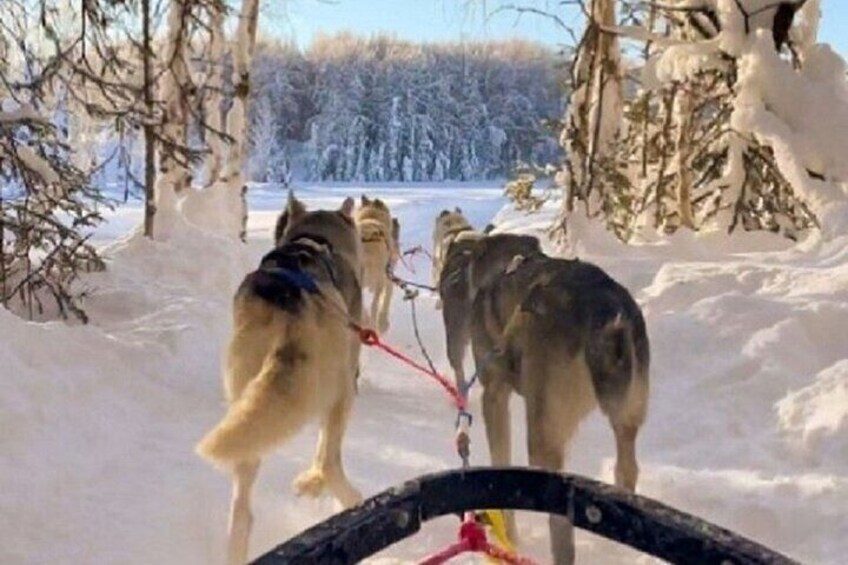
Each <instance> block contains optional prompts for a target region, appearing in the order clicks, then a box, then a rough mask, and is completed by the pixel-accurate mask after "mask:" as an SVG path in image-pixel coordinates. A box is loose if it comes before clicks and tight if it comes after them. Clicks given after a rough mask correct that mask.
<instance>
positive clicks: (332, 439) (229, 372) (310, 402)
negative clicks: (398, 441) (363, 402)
mask: <svg viewBox="0 0 848 565" xmlns="http://www.w3.org/2000/svg"><path fill="white" fill-rule="evenodd" d="M353 206H354V203H353V200H352V199H350V198H348V199H347V200H346V201H345V202H344V204H343V205H342V207H341V209H340V210H338V211H327V210H321V211H315V212H307V210H306V208H305V207H304V206H303V204H301V203H300V202H299V201H298V200H297V199H295V198H294V197H293V196H292V195H291V194H290V195H289V202H288V205H287V208H286V210H285V212H283V214H282V215H281V216H280V219H279V221H278V225H277V234H278V235H279V238H278V239H277V242H276V247H275V249H274V250H273V251H271V252H270V253H268V254H267V255H266V256H265V257H264V258H263V259H262V262H261V264H260V266H259V268H258V269H257V270H256V271H253V272H252V273H250V274H248V275H247V276H246V277H245V279H244V281H243V282H242V284H241V286H240V287H239V289H238V291H237V292H236V295H235V299H234V304H233V318H234V319H233V335H232V338H231V339H230V343H229V347H228V349H227V356H226V361H225V367H224V388H225V392H226V398H227V402H228V405H229V406H228V408H227V412H226V415H225V416H224V418H223V420H221V422H219V423H218V425H216V426H215V427H214V428H213V429H212V430H211V431H210V432H209V433H208V434H207V435H206V436H205V437H204V438H203V439H202V440H201V441H200V443H199V444H198V445H197V452H198V453H199V454H200V455H201V456H202V457H204V458H205V459H207V460H209V461H211V462H212V463H214V464H215V465H216V466H219V467H223V468H225V469H227V470H228V471H230V472H231V473H232V476H233V494H232V502H231V508H230V522H229V545H228V561H227V562H228V564H229V565H243V564H244V563H245V561H246V559H247V554H248V541H249V536H250V529H251V523H252V514H251V509H250V495H251V489H252V487H253V484H254V481H255V480H256V475H257V472H258V470H259V464H260V461H261V459H262V458H263V457H264V456H265V455H267V454H268V452H269V451H271V450H272V449H273V448H274V447H276V446H278V445H280V444H282V443H283V442H285V441H286V440H288V439H289V438H291V437H292V436H293V435H294V434H295V433H296V432H297V431H298V430H300V428H301V427H302V426H303V425H304V424H305V423H306V422H307V421H309V420H311V419H318V420H320V422H321V429H320V435H319V438H318V446H317V451H316V454H315V459H314V461H313V463H312V466H311V468H310V469H309V470H307V471H305V472H304V473H302V474H301V475H299V476H298V477H297V478H296V479H295V481H294V488H295V491H296V492H297V493H298V495H301V494H307V495H310V496H318V495H320V494H321V493H322V492H324V491H325V490H329V492H330V494H332V495H333V496H334V497H335V498H336V499H337V500H338V501H339V502H341V504H342V505H344V506H345V507H350V506H353V505H356V504H357V503H358V502H359V501H360V500H361V499H362V497H361V495H360V493H359V491H358V490H357V489H355V488H354V487H353V486H352V485H351V484H350V483H349V482H348V479H347V477H346V476H345V473H344V469H343V467H342V453H341V446H342V437H343V436H344V432H345V428H346V426H347V420H348V414H349V412H350V408H351V404H352V402H353V398H354V395H355V392H354V391H355V378H356V373H357V367H358V364H359V350H360V341H359V337H358V336H357V335H356V334H355V333H354V332H352V331H351V330H350V328H349V322H350V321H354V322H356V323H360V320H361V314H362V290H361V287H360V282H359V272H360V243H359V234H358V233H357V231H356V226H355V225H354V223H353V219H352V213H353Z"/></svg>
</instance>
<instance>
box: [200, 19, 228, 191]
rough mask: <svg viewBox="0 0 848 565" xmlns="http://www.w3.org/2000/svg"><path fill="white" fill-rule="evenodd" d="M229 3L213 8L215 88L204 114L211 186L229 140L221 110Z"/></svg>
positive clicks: (211, 80)
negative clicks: (226, 137)
mask: <svg viewBox="0 0 848 565" xmlns="http://www.w3.org/2000/svg"><path fill="white" fill-rule="evenodd" d="M226 8H227V7H226V5H225V4H224V3H223V2H213V3H212V4H211V5H210V7H209V10H210V12H211V15H212V17H211V21H210V24H209V28H210V29H209V33H210V34H211V37H210V40H209V62H208V64H209V65H210V66H211V69H210V73H209V82H208V83H207V87H208V89H209V91H210V92H211V94H210V96H209V97H208V98H207V99H206V103H205V104H204V106H205V108H204V114H205V115H206V125H207V127H208V128H209V131H208V137H207V139H208V143H209V150H210V155H209V158H208V159H207V161H206V171H205V175H204V183H205V185H206V186H207V187H210V186H212V185H213V184H215V183H216V182H217V181H218V179H219V178H220V177H221V169H222V168H223V164H224V156H225V152H226V143H225V142H224V140H223V139H222V137H221V134H223V133H224V120H223V115H222V114H221V102H222V101H223V98H224V96H223V89H224V69H225V66H224V55H225V51H226V40H225V37H224V19H225V16H226V14H225V12H226Z"/></svg>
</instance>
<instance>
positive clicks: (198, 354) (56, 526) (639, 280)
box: [0, 185, 848, 565]
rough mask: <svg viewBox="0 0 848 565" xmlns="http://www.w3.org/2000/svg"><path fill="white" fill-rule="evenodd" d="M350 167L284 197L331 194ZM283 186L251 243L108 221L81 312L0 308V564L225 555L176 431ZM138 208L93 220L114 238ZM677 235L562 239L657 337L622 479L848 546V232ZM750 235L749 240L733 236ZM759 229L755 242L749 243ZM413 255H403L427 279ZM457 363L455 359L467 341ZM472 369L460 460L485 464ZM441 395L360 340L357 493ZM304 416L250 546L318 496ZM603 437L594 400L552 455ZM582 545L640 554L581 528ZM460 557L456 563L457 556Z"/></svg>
mask: <svg viewBox="0 0 848 565" xmlns="http://www.w3.org/2000/svg"><path fill="white" fill-rule="evenodd" d="M365 190H367V192H368V194H369V195H372V196H380V197H385V198H386V200H387V202H388V203H389V205H390V206H391V207H392V209H393V211H394V212H395V213H396V214H397V216H398V217H399V218H400V221H401V224H402V232H401V235H402V243H403V245H404V246H412V245H416V244H423V245H424V246H425V247H428V248H429V246H430V238H431V229H432V224H433V220H434V218H435V216H436V215H437V214H438V212H439V210H441V209H442V207H447V206H450V207H453V206H460V207H461V208H462V209H463V210H464V211H465V212H466V213H467V215H468V216H469V218H470V219H471V220H472V222H473V223H474V224H475V225H477V226H478V227H482V226H483V225H484V224H485V223H486V222H487V221H489V220H490V219H491V218H492V217H493V216H495V215H496V214H498V211H499V210H500V209H501V208H502V206H503V204H504V202H503V199H502V198H501V196H500V190H499V189H496V188H490V187H488V188H487V187H485V186H471V187H469V186H467V185H462V186H453V187H432V186H415V185H413V186H409V185H404V186H396V187H382V188H372V187H368V188H367V189H365ZM362 192H363V189H362V188H356V187H348V186H340V187H316V188H307V189H304V190H299V191H298V195H299V196H300V197H301V198H303V199H304V200H305V201H306V202H307V203H308V204H310V205H313V206H337V205H338V204H339V203H340V202H341V201H342V199H343V198H344V197H345V196H347V195H354V196H357V197H358V196H359V194H361V193H362ZM284 197H285V195H284V193H283V192H281V191H274V190H270V189H263V188H260V189H257V190H254V191H252V195H251V208H252V212H251V217H250V225H249V233H250V239H251V241H250V244H249V245H248V246H247V248H245V247H243V246H233V245H231V244H229V243H227V242H224V241H216V240H214V239H213V238H209V237H199V236H198V235H197V234H195V233H193V232H191V231H189V232H187V233H186V234H184V237H183V238H182V239H181V241H180V243H179V244H174V243H168V244H164V243H163V244H159V243H157V244H153V243H150V242H146V241H139V240H135V239H126V240H118V241H117V242H115V243H113V244H111V246H110V248H109V255H110V257H111V260H110V270H109V271H108V272H107V273H103V274H98V275H94V276H92V277H91V278H90V280H88V281H87V283H88V284H89V285H90V286H91V287H93V288H94V289H96V291H95V293H94V296H93V297H92V298H91V299H90V302H89V310H90V313H91V315H92V318H93V320H94V323H93V324H92V325H90V326H87V327H72V328H69V327H67V326H65V325H62V324H45V325H34V324H26V323H23V322H21V321H20V320H18V319H15V318H13V317H12V316H11V315H10V314H8V313H6V312H4V311H0V358H2V360H3V362H2V379H3V381H4V385H5V386H3V387H0V447H2V448H3V452H4V458H3V463H2V464H0V508H2V512H0V538H2V539H3V540H4V543H3V544H2V545H0V563H15V564H17V563H44V562H49V561H58V560H61V561H64V562H70V563H116V562H121V563H130V564H135V563H138V564H141V563H145V564H146V563H198V564H199V563H220V562H221V552H222V548H223V547H224V543H225V542H224V530H225V526H226V508H227V503H228V500H229V484H228V480H227V478H226V477H225V476H224V475H222V474H220V473H218V472H217V471H215V470H214V469H212V468H211V467H209V466H207V465H206V464H205V463H204V462H202V461H201V460H200V459H199V458H197V457H196V456H195V455H194V454H193V452H192V447H193V445H194V443H195V442H196V441H197V439H198V438H199V437H200V436H201V435H202V433H203V432H204V431H205V430H206V429H208V427H209V426H211V425H212V424H213V423H214V422H216V421H217V419H218V418H219V417H220V416H221V414H222V411H223V403H222V393H221V386H220V382H219V359H220V352H221V348H222V345H223V343H224V342H225V340H226V338H227V335H228V332H229V324H230V321H229V316H230V297H231V293H232V290H233V289H234V287H235V285H236V284H238V282H239V281H240V279H241V277H242V276H243V274H244V273H245V272H246V271H247V270H248V269H251V268H253V266H254V265H255V263H256V261H257V259H258V258H259V256H260V255H261V253H262V252H263V251H264V250H266V249H267V246H268V244H269V234H270V230H271V228H272V226H273V223H274V220H275V219H276V213H277V211H278V210H279V209H280V208H281V206H282V203H283V201H284ZM550 213H551V210H545V211H544V212H543V213H542V214H541V215H539V216H534V217H529V218H528V217H525V216H523V215H520V214H516V213H514V212H504V213H501V214H499V215H498V222H499V226H500V228H501V229H507V230H510V231H513V230H514V231H524V232H532V233H537V234H539V233H542V231H543V230H544V228H546V227H547V225H548V222H549V220H550ZM139 217H140V215H139V210H138V209H137V207H133V206H129V207H126V208H123V209H121V210H120V211H118V213H117V214H115V215H114V216H113V220H112V222H111V223H110V224H109V225H107V226H105V228H104V229H103V230H101V231H100V232H99V234H98V238H99V240H100V241H102V242H107V241H111V240H113V239H115V238H117V237H120V236H121V235H122V234H123V233H125V232H126V231H127V229H128V228H129V227H131V226H133V225H134V224H135V222H137V221H138V219H139ZM733 245H734V247H732V248H728V244H727V240H725V239H709V238H706V239H704V238H700V239H698V238H694V237H689V236H683V237H679V238H677V239H676V240H675V241H674V244H673V245H671V244H664V243H646V244H645V245H643V246H640V247H637V248H627V249H623V248H621V247H619V246H617V245H613V244H611V243H609V242H608V241H606V239H605V237H604V236H603V234H601V233H598V232H594V231H591V230H589V231H587V239H586V243H585V244H584V246H583V248H581V249H580V250H579V254H580V256H581V257H582V258H586V259H590V260H593V261H595V262H597V263H598V264H599V265H601V266H602V267H604V268H606V269H608V270H609V271H610V272H611V273H612V274H613V275H614V276H615V277H617V278H618V279H619V280H621V281H622V282H623V283H624V284H626V285H627V286H628V287H629V288H630V289H631V290H632V291H633V293H634V295H635V296H636V297H637V299H638V300H639V302H640V303H641V304H642V305H643V307H644V309H645V313H646V318H647V321H648V327H649V333H650V335H651V339H652V348H653V360H652V394H651V403H652V404H651V409H650V414H649V421H648V423H647V424H646V426H645V428H644V433H643V434H642V436H641V438H640V443H639V448H640V464H641V466H642V475H641V480H640V485H639V490H640V491H641V492H643V493H645V494H648V495H650V496H654V497H656V498H658V499H660V500H663V501H664V502H667V503H669V504H672V505H675V506H678V507H679V508H681V509H683V510H686V511H689V512H693V513H695V514H698V515H701V516H704V517H705V518H707V519H710V520H712V521H715V522H717V523H719V524H720V525H723V526H726V527H729V528H732V529H735V530H738V531H740V532H741V533H744V534H746V535H749V536H752V537H754V538H756V539H758V540H759V541H761V542H763V543H766V544H768V545H771V546H773V547H774V548H776V549H779V550H782V551H786V552H787V553H789V554H791V555H792V556H794V557H797V558H799V559H801V560H802V561H803V562H805V563H822V564H828V565H830V564H833V565H836V564H837V563H841V562H842V560H843V558H844V555H846V554H847V553H848V536H845V535H844V534H845V533H846V532H848V518H846V516H848V343H846V341H845V338H844V335H845V333H844V332H845V329H846V328H848V258H846V254H845V253H844V249H845V248H846V246H845V241H841V242H833V243H832V244H816V243H815V242H812V243H809V244H805V245H806V247H805V248H804V250H803V253H802V251H801V249H799V248H788V246H787V245H786V244H785V243H783V242H779V241H778V242H776V241H775V240H774V239H773V238H770V237H768V236H756V237H741V238H738V239H734V243H733ZM743 249H744V251H743ZM752 250H753V251H752ZM425 263H426V262H425V261H421V260H419V261H418V262H416V273H414V274H412V273H408V272H403V274H404V276H408V277H409V278H414V279H416V280H421V281H424V282H429V267H428V266H427V265H426V264H425ZM396 298H397V299H396V300H395V301H394V302H393V307H392V318H391V323H392V327H391V329H390V331H389V332H388V334H387V336H386V338H385V339H386V340H387V341H388V342H389V343H391V344H392V345H393V346H396V347H398V348H400V349H401V350H402V351H404V352H406V353H408V354H410V355H413V356H414V357H416V358H417V357H418V356H419V354H418V350H417V347H416V346H415V341H414V336H413V333H412V328H411V326H410V318H409V305H408V304H407V303H404V302H403V301H401V300H400V299H399V293H397V294H396ZM433 302H434V301H433V299H432V297H429V296H426V293H425V294H422V296H421V298H420V299H419V308H420V320H421V324H422V331H423V334H424V339H425V341H426V343H427V347H428V349H429V350H430V352H431V353H432V354H433V357H434V360H435V361H436V364H437V366H438V367H439V368H440V369H441V370H443V371H445V372H447V370H448V366H447V362H446V360H445V356H444V334H443V329H442V324H441V317H440V314H439V312H437V311H435V310H434V308H433ZM469 362H470V360H469ZM478 395H479V390H477V391H476V392H475V393H474V394H472V402H471V410H472V412H473V413H474V414H475V415H477V416H478V418H477V420H476V421H475V423H474V426H473V428H472V460H473V462H475V463H480V464H485V463H486V462H487V461H488V456H487V449H486V445H485V439H484V435H483V429H482V420H481V418H479V414H480V407H479V399H478ZM512 409H513V415H512V418H513V433H514V435H513V438H514V440H513V444H514V445H513V454H514V461H515V462H516V463H526V456H525V455H524V453H525V451H526V450H525V449H524V425H523V418H524V414H523V407H522V405H521V403H520V402H518V401H517V400H516V401H514V402H513V405H512ZM453 419H454V413H453V410H452V408H451V406H450V404H449V402H448V400H447V399H446V397H445V396H444V394H443V392H442V391H441V390H439V389H438V387H436V386H435V385H433V384H432V383H431V382H430V381H429V380H427V379H426V378H424V377H423V376H421V375H419V374H417V373H415V372H414V371H412V370H411V369H408V368H406V367H404V366H401V365H399V364H397V362H396V361H395V360H393V359H390V358H387V357H386V356H384V355H383V354H382V353H380V352H378V351H372V350H369V351H365V353H364V359H363V376H362V380H361V386H360V394H359V396H358V398H357V401H356V404H355V406H354V413H353V416H352V418H351V423H350V428H349V432H348V435H347V438H346V442H345V453H344V456H345V463H346V467H347V471H348V474H349V476H350V478H351V480H352V481H353V482H354V483H355V484H356V485H357V486H359V487H360V488H361V489H362V490H363V492H364V493H365V494H366V495H371V494H375V493H377V492H379V491H381V490H384V489H385V488H387V487H389V486H392V485H395V484H397V483H400V482H402V481H404V480H407V479H409V478H411V477H414V476H416V475H420V474H423V473H429V472H433V471H437V470H441V469H447V468H452V467H455V466H456V465H457V463H458V460H457V457H456V455H455V453H454V447H453ZM314 442H315V429H314V428H309V429H307V430H305V431H304V432H303V433H302V434H300V435H299V436H298V437H297V438H295V439H294V441H292V442H291V443H290V444H288V445H287V446H285V447H284V448H283V449H282V450H281V451H280V453H277V454H275V455H274V456H272V457H270V458H269V459H268V460H267V462H266V463H265V464H264V465H263V467H262V469H261V471H260V479H259V482H258V484H257V488H256V491H255V507H256V508H255V515H256V519H255V532H254V536H253V538H252V543H251V554H252V555H258V554H259V553H261V552H263V551H265V550H267V549H268V548H270V547H271V546H273V545H274V544H276V543H279V542H280V541H282V540H284V539H286V538H288V537H290V536H292V535H294V534H296V533H298V532H299V531H301V530H302V529H304V528H306V527H308V526H310V525H312V524H314V523H315V522H317V521H319V520H322V519H324V518H326V517H327V516H329V515H330V514H332V513H333V512H334V511H335V508H334V506H333V504H332V503H331V502H330V501H329V500H317V501H314V500H305V499H297V498H295V497H294V496H293V494H292V492H291V487H290V483H291V480H292V479H293V478H294V476H295V474H296V473H297V472H299V471H301V470H303V469H304V468H305V467H306V466H307V465H308V463H309V461H310V459H311V456H312V450H313V448H314ZM613 454H614V448H613V440H612V434H611V432H610V431H609V429H608V426H607V424H606V422H605V421H604V420H603V419H602V418H601V417H600V416H599V415H598V414H597V413H596V414H593V415H592V416H591V417H590V418H589V419H588V421H587V422H586V423H585V425H584V426H583V427H582V428H581V430H580V432H579V433H578V436H577V438H576V441H575V442H574V444H573V448H572V453H571V457H570V462H569V465H568V467H569V470H573V471H575V472H579V473H582V474H586V475H589V476H594V477H600V478H602V479H604V480H610V479H611V475H612V473H611V464H612V456H613ZM455 526H456V521H455V520H454V519H450V518H444V519H442V520H438V521H436V522H434V523H432V524H428V525H427V526H425V529H424V530H423V531H422V533H421V534H419V535H418V536H416V537H414V538H411V539H410V540H407V541H405V542H403V543H401V544H398V545H397V546H395V547H393V548H391V549H390V550H388V551H386V552H385V553H384V554H383V555H381V556H379V557H378V558H375V559H374V560H373V561H372V562H373V563H384V564H385V563H409V562H414V561H415V560H417V559H419V558H421V557H422V556H424V555H426V554H427V553H428V552H432V551H433V550H435V549H438V548H441V547H443V546H444V545H445V544H447V543H450V542H451V541H452V540H453V539H454V535H455ZM519 529H520V531H521V533H522V538H523V547H522V549H523V551H524V552H525V553H527V554H528V555H530V556H534V557H536V558H538V559H539V560H542V561H545V560H546V559H547V555H548V554H547V541H546V521H545V520H544V519H543V518H542V517H540V516H534V515H530V514H526V515H521V516H520V517H519ZM577 542H578V560H579V562H581V563H593V564H594V563H599V564H607V563H609V564H612V563H622V562H630V563H651V562H653V561H651V560H650V559H648V558H645V557H643V556H639V555H638V554H636V553H634V552H632V551H630V550H628V549H626V548H621V547H619V546H617V545H616V544H614V543H611V542H606V541H603V540H599V539H598V538H596V537H594V536H591V535H588V534H583V533H578V538H577ZM460 562H461V561H460Z"/></svg>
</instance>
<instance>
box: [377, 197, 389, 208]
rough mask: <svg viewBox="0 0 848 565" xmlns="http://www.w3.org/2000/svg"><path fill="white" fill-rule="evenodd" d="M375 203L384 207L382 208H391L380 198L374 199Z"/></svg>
mask: <svg viewBox="0 0 848 565" xmlns="http://www.w3.org/2000/svg"><path fill="white" fill-rule="evenodd" d="M374 204H375V205H376V206H377V207H379V208H382V209H384V210H388V209H389V207H388V206H386V203H385V202H383V201H382V200H380V199H379V198H377V199H376V200H374Z"/></svg>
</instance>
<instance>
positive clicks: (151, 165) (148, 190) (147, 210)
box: [141, 0, 156, 238]
mask: <svg viewBox="0 0 848 565" xmlns="http://www.w3.org/2000/svg"><path fill="white" fill-rule="evenodd" d="M141 10H142V34H143V38H142V54H141V56H142V61H143V65H144V111H145V114H146V115H145V122H144V235H145V236H146V237H149V238H152V237H153V218H154V217H155V215H156V194H155V192H154V183H155V182H156V142H155V138H154V131H153V112H154V110H153V76H152V69H151V58H152V57H153V52H152V49H151V35H150V0H142V1H141Z"/></svg>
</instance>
